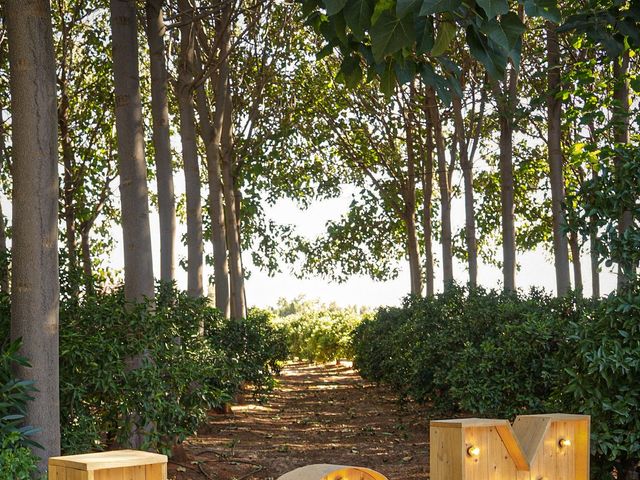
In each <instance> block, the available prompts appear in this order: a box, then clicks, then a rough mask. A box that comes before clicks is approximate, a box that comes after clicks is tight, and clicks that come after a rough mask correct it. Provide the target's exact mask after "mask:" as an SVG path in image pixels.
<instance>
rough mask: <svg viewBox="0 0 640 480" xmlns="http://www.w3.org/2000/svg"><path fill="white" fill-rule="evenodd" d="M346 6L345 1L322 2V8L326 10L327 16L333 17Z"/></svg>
mask: <svg viewBox="0 0 640 480" xmlns="http://www.w3.org/2000/svg"><path fill="white" fill-rule="evenodd" d="M346 4H347V0H324V6H325V7H326V9H327V15H329V16H331V15H335V14H336V13H338V12H340V11H341V10H342V9H343V8H344V6H345V5H346Z"/></svg>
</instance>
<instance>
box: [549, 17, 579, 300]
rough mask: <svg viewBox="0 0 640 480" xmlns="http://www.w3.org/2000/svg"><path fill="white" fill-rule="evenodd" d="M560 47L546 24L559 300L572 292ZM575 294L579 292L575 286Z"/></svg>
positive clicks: (554, 243) (553, 207) (554, 241)
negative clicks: (568, 246)
mask: <svg viewBox="0 0 640 480" xmlns="http://www.w3.org/2000/svg"><path fill="white" fill-rule="evenodd" d="M560 68H561V66H560V45H559V43H558V33H557V31H556V26H555V25H554V24H553V23H551V22H547V87H548V92H547V113H548V123H547V125H548V129H547V147H548V150H549V158H548V160H549V179H550V182H551V214H552V222H553V256H554V264H555V269H556V289H557V292H558V296H563V295H566V294H567V292H569V289H570V288H571V281H570V278H569V251H568V248H567V235H566V234H565V233H564V232H563V231H562V228H563V226H564V224H565V223H566V222H565V218H564V210H563V208H562V204H563V203H564V175H563V163H564V162H563V159H562V143H561V141H562V100H560V99H559V98H557V97H556V95H557V93H558V92H559V90H560V86H561V85H560ZM576 290H578V288H577V285H576Z"/></svg>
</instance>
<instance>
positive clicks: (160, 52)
mask: <svg viewBox="0 0 640 480" xmlns="http://www.w3.org/2000/svg"><path fill="white" fill-rule="evenodd" d="M163 4H164V0H147V3H146V13H147V41H148V43H149V55H150V63H151V115H152V117H153V147H154V153H155V163H156V179H157V186H158V187H157V188H158V217H159V220H160V279H161V280H162V281H165V282H172V281H173V280H174V279H175V239H176V205H175V195H174V190H173V168H172V165H171V143H170V132H169V102H168V99H167V89H168V75H167V66H166V62H165V45H164V34H165V26H164V21H163V18H162V7H163Z"/></svg>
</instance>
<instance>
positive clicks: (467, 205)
mask: <svg viewBox="0 0 640 480" xmlns="http://www.w3.org/2000/svg"><path fill="white" fill-rule="evenodd" d="M453 114H454V123H455V135H456V140H457V143H458V151H459V154H460V167H461V168H462V177H463V179H464V211H465V239H466V242H467V254H468V256H469V260H468V262H469V285H470V286H471V287H473V288H475V287H476V286H477V285H478V247H477V242H476V215H475V205H474V200H473V165H472V164H471V159H470V158H469V152H468V149H467V142H466V139H465V133H464V132H465V130H464V119H463V117H462V99H461V98H460V97H458V96H457V95H454V97H453Z"/></svg>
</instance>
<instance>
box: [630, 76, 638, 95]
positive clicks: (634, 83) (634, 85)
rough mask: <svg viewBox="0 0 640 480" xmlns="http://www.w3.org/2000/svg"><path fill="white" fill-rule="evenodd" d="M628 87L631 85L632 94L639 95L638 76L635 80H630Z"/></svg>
mask: <svg viewBox="0 0 640 480" xmlns="http://www.w3.org/2000/svg"><path fill="white" fill-rule="evenodd" d="M629 85H631V88H632V89H633V91H634V92H636V93H640V76H637V77H636V78H633V79H631V81H630V82H629Z"/></svg>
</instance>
